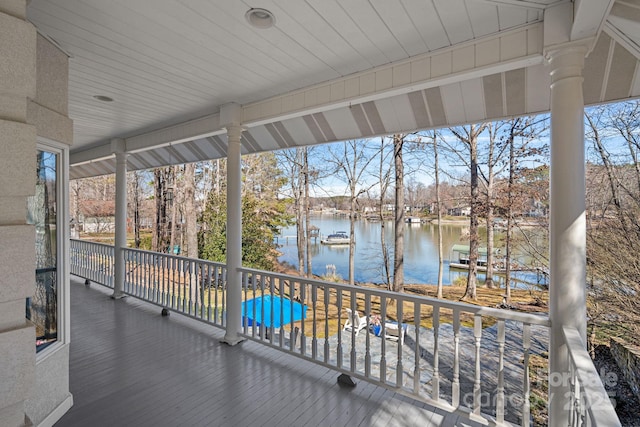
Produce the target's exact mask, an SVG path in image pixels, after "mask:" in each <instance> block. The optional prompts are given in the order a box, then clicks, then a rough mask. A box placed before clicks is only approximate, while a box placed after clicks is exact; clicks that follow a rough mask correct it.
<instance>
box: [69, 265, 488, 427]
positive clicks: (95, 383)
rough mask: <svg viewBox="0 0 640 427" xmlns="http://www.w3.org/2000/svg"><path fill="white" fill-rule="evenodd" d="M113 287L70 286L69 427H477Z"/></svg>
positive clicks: (77, 282)
mask: <svg viewBox="0 0 640 427" xmlns="http://www.w3.org/2000/svg"><path fill="white" fill-rule="evenodd" d="M109 292H110V291H108V290H107V289H105V288H102V287H101V286H99V285H91V286H90V287H87V286H85V285H84V284H83V282H82V281H81V280H80V279H78V278H75V277H73V278H72V282H71V321H72V324H71V339H72V342H71V355H70V387H71V392H72V393H73V398H74V406H73V408H72V409H71V410H70V411H69V412H68V413H67V414H66V415H65V416H64V417H63V418H62V419H61V420H60V421H59V422H58V423H57V424H56V426H59V427H68V426H83V427H84V426H92V427H98V426H156V427H157V426H234V427H239V426H329V425H331V426H349V427H355V426H452V425H456V426H476V425H478V424H476V423H473V422H470V421H469V420H468V419H467V418H466V417H465V416H464V415H461V416H459V415H458V414H455V413H454V414H450V413H447V412H446V411H445V410H442V409H437V408H434V407H431V406H429V405H426V404H424V403H420V402H416V401H414V400H412V399H410V398H407V397H405V396H402V395H400V394H397V393H395V392H393V391H391V390H387V389H385V388H381V387H377V386H374V385H371V384H368V383H366V382H363V381H359V382H358V385H357V387H355V388H341V387H340V386H339V385H338V384H337V382H336V379H337V377H338V373H337V372H335V371H332V370H330V369H327V368H324V367H321V366H318V365H315V364H313V363H310V362H307V361H304V360H301V359H298V358H296V357H293V356H290V355H287V354H285V353H282V352H279V351H276V350H273V349H270V348H267V347H264V346H261V345H260V344H258V343H254V342H251V341H247V342H244V343H242V344H240V345H237V346H235V347H229V346H227V345H225V344H222V343H220V342H219V340H220V338H221V337H222V335H223V331H222V330H220V329H217V328H214V327H213V326H209V325H206V324H204V323H201V322H198V321H195V320H192V319H188V318H186V317H183V316H180V315H178V314H175V313H172V315H171V316H170V317H162V316H160V309H159V308H158V307H156V306H153V305H151V304H147V303H144V302H142V301H139V300H136V299H134V298H126V299H124V300H120V301H114V300H111V299H110V298H109Z"/></svg>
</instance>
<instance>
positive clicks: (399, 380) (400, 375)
mask: <svg viewBox="0 0 640 427" xmlns="http://www.w3.org/2000/svg"><path fill="white" fill-rule="evenodd" d="M396 307H397V310H396V313H397V318H398V319H397V320H398V353H397V357H398V362H397V363H396V387H402V384H403V382H404V369H403V368H402V349H403V347H404V345H403V344H404V330H403V329H402V320H403V313H402V309H403V307H404V301H403V300H402V299H400V298H398V299H397V300H396Z"/></svg>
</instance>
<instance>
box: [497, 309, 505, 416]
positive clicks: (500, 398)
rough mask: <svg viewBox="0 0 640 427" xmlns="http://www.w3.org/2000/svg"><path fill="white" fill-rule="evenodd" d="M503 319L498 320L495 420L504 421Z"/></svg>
mask: <svg viewBox="0 0 640 427" xmlns="http://www.w3.org/2000/svg"><path fill="white" fill-rule="evenodd" d="M504 337H505V333H504V320H498V390H497V392H498V393H497V396H496V421H498V423H502V422H504Z"/></svg>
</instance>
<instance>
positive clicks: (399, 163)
mask: <svg viewBox="0 0 640 427" xmlns="http://www.w3.org/2000/svg"><path fill="white" fill-rule="evenodd" d="M405 136H406V135H402V134H395V135H393V162H394V170H395V191H396V197H395V229H394V230H395V231H394V245H393V246H394V249H393V290H394V291H396V292H402V290H403V289H404V162H403V158H402V148H403V145H404V138H405Z"/></svg>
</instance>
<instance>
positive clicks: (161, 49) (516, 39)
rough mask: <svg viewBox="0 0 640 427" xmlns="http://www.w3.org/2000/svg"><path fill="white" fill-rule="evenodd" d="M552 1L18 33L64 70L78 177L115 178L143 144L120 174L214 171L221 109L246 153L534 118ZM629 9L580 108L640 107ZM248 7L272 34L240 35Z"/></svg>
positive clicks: (210, 4)
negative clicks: (59, 59)
mask: <svg viewBox="0 0 640 427" xmlns="http://www.w3.org/2000/svg"><path fill="white" fill-rule="evenodd" d="M565 1H566V0H394V1H389V0H348V1H344V0H261V1H259V2H257V3H256V2H253V1H249V0H233V1H229V0H154V1H153V2H150V1H149V0H112V1H104V0H31V1H30V2H29V6H28V11H27V17H28V19H29V20H30V21H31V22H32V23H34V25H35V26H36V27H37V28H38V30H39V31H40V32H41V33H42V34H43V35H45V36H46V37H49V38H50V39H52V40H54V41H55V42H56V43H57V44H58V45H59V46H60V47H61V49H63V50H64V51H66V52H67V53H69V54H70V55H71V59H70V62H69V115H70V117H71V118H72V119H73V122H74V146H73V150H72V153H71V154H72V157H73V155H74V154H76V155H77V158H78V159H79V160H78V162H85V163H79V164H77V165H74V166H73V167H72V173H71V175H72V177H78V176H89V175H98V174H104V173H110V172H112V171H113V168H114V167H115V163H114V160H113V158H108V159H105V158H104V155H105V153H107V152H108V151H104V148H105V147H108V144H109V141H110V140H111V139H112V138H124V139H125V140H127V139H128V140H129V141H144V144H142V145H140V144H134V143H133V142H132V147H134V148H132V150H136V152H134V153H131V154H130V156H129V167H130V168H131V169H140V168H148V167H155V166H161V165H165V164H175V163H180V162H184V161H194V160H203V159H210V158H220V157H224V156H225V155H226V137H225V136H224V135H221V133H223V132H224V130H223V128H222V125H223V124H222V123H219V120H218V118H215V119H214V118H213V117H217V116H216V115H217V113H218V112H219V111H220V108H221V106H223V105H225V104H228V103H237V104H239V105H240V106H242V108H244V110H243V111H244V114H245V115H244V119H245V120H246V122H245V123H244V124H245V125H246V126H247V127H248V129H246V131H245V135H244V137H243V141H242V147H243V153H252V152H259V151H265V150H276V149H281V148H286V147H294V146H299V145H311V144H318V143H323V142H328V141H336V140H342V139H351V138H361V137H370V136H375V135H380V134H384V133H394V132H406V131H414V130H417V129H420V128H431V127H434V126H447V125H455V124H461V123H468V122H469V121H476V120H478V121H479V120H486V119H496V118H500V117H502V116H504V115H512V114H520V113H526V114H528V113H537V112H542V111H547V110H548V108H549V92H548V91H547V90H540V88H544V87H548V85H549V75H548V69H547V68H545V66H544V65H543V64H542V52H543V46H542V24H541V23H542V21H543V19H544V16H545V9H546V8H548V7H550V6H554V5H557V4H560V3H563V2H565ZM636 3H637V2H635V1H634V2H631V1H628V0H618V1H616V2H615V4H614V5H613V7H612V8H611V12H610V15H609V16H607V17H606V19H605V22H604V26H603V28H604V30H603V31H604V33H602V34H601V35H600V42H599V43H598V44H597V45H596V48H595V49H594V50H593V52H592V55H590V56H589V57H588V58H587V60H586V66H585V71H584V77H585V82H589V84H590V85H591V86H590V87H591V89H588V90H587V91H585V95H586V98H588V99H587V102H608V101H612V100H616V99H625V98H626V97H631V96H639V95H640V83H639V82H640V77H638V76H640V71H638V70H639V69H640V67H639V65H638V58H640V6H638V5H637V4H636ZM252 7H261V8H265V9H268V10H270V11H271V12H272V13H273V14H274V16H275V25H274V26H273V27H272V28H268V29H257V28H255V27H252V26H251V25H249V23H248V22H247V20H246V19H245V13H246V12H247V11H248V10H249V9H250V8H252ZM591 18H594V17H593V16H592V17H591ZM595 18H597V16H596V17H595ZM516 62H517V63H516ZM490 67H494V68H493V69H489V68H490ZM372 69H375V70H374V71H375V73H371V72H370V71H371V70H372ZM498 84H499V85H498ZM496 88H499V91H500V93H499V94H498V95H500V96H498V95H496V94H495V93H494V91H495V90H498V89H496ZM96 95H102V96H108V97H111V98H113V102H101V101H99V100H97V99H96V98H95V96H96ZM495 102H498V104H499V105H497V106H496V105H487V103H495ZM246 106H248V107H246ZM265 112H267V113H269V114H266V113H265ZM195 119H198V120H195ZM193 123H195V124H194V125H193V126H191V124H193ZM174 125H175V126H174ZM196 125H197V126H196ZM187 128H188V129H191V133H187V134H186V136H184V135H183V137H179V136H176V137H175V138H174V137H173V136H167V135H168V134H171V135H174V132H173V131H174V130H175V135H179V134H180V130H184V129H187ZM192 128H193V129H192ZM167 129H168V130H167ZM176 129H177V130H176ZM165 130H166V131H165ZM154 138H158V139H159V140H158V142H157V143H156V142H154ZM160 139H162V140H160ZM190 139H193V140H190ZM169 143H171V144H169ZM93 150H97V151H96V152H99V153H102V154H101V155H95V156H94V157H95V159H94V160H93V161H90V160H91V159H92V158H94V157H91V156H92V155H93V154H87V153H94V151H93ZM144 150H146V151H144ZM87 161H88V162H87Z"/></svg>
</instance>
